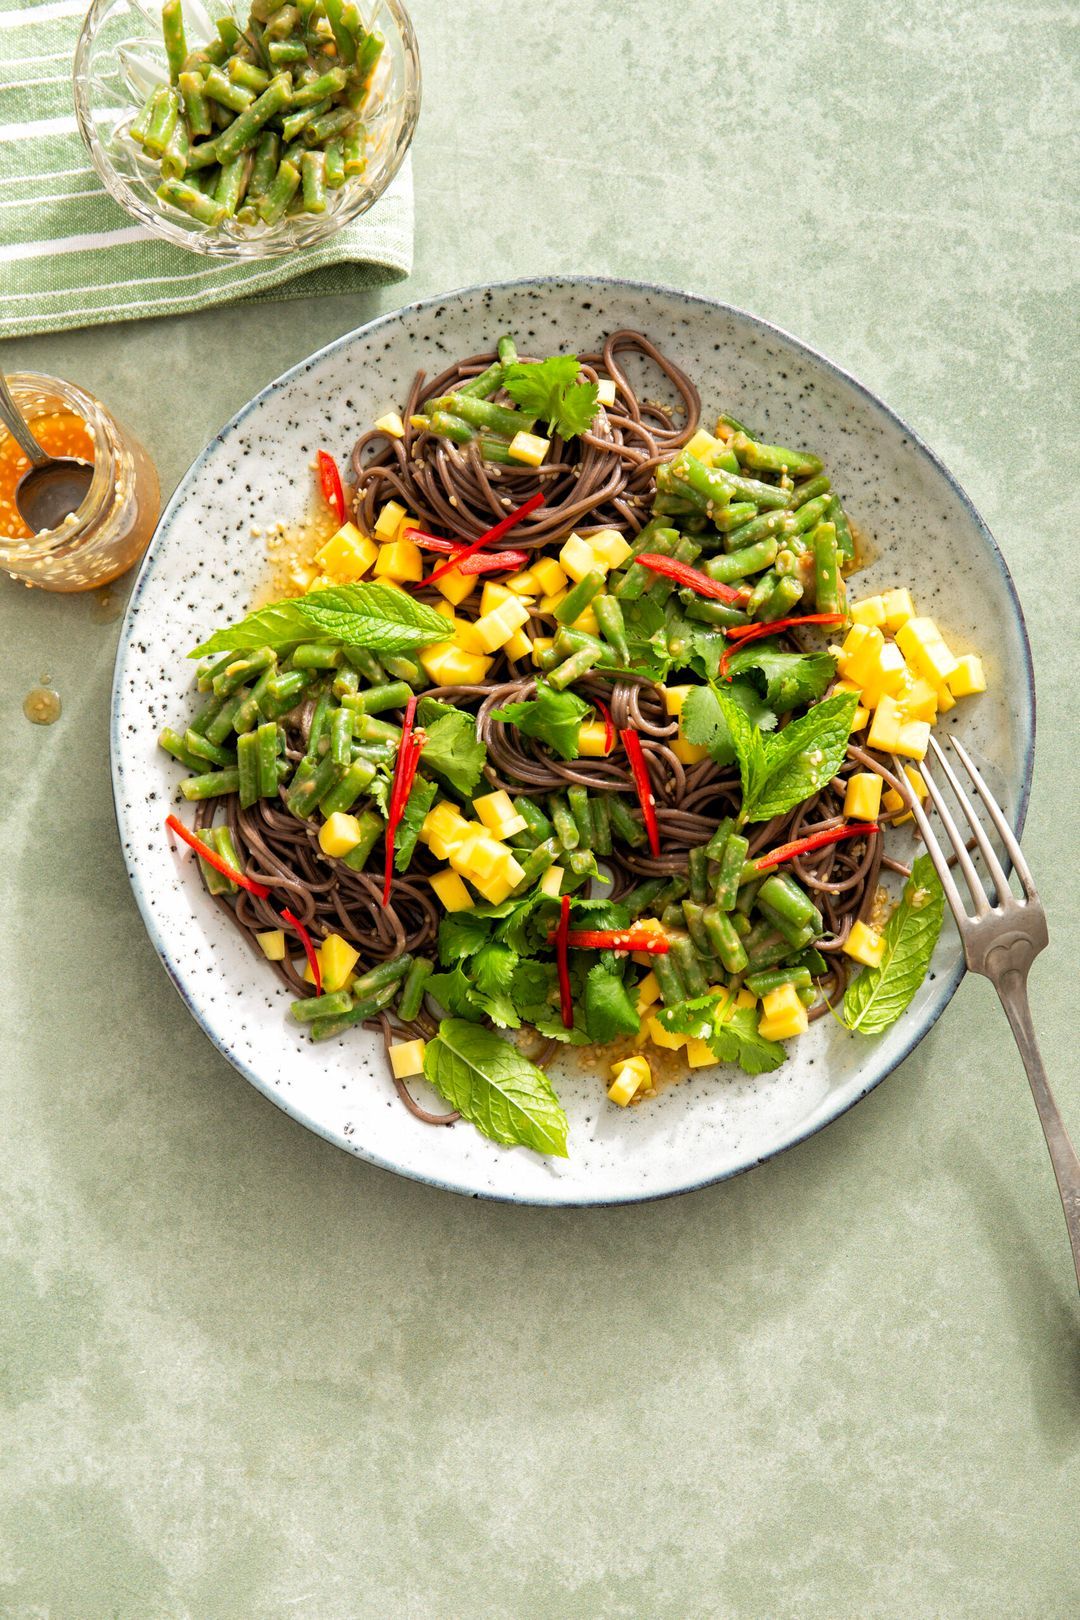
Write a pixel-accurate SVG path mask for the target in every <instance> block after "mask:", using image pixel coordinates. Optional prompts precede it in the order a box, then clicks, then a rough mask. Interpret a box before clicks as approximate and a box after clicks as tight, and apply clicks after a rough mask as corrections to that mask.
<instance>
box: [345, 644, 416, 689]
mask: <svg viewBox="0 0 1080 1620" xmlns="http://www.w3.org/2000/svg"><path fill="white" fill-rule="evenodd" d="M342 650H343V651H344V653H345V658H346V662H348V663H350V664H351V665H352V667H353V669H355V670H356V672H357V674H358V675H360V676H361V677H362V678H363V679H364V680H365V681H368V682H370V684H371V685H372V686H382V685H384V684H385V681H386V671H385V670H384V669H383V667H382V665H381V664H380V662H379V660H378V659H377V658H376V657H375V654H374V653H370V652H368V650H367V648H366V647H345V648H343V649H342ZM402 679H404V677H402Z"/></svg>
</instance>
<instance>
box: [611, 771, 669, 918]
mask: <svg viewBox="0 0 1080 1620" xmlns="http://www.w3.org/2000/svg"><path fill="white" fill-rule="evenodd" d="M617 802H618V801H617V800H615V799H613V800H612V803H613V804H615V803H617ZM666 887H667V879H666V878H646V879H645V882H644V883H639V884H638V885H637V887H636V888H635V889H631V890H630V893H629V894H628V895H627V896H626V897H625V899H624V900H623V905H624V906H625V907H626V909H627V911H628V913H629V915H630V921H631V922H637V920H638V918H639V917H644V915H645V913H646V912H647V911H648V910H649V909H650V907H651V906H652V905H653V904H654V902H655V900H656V897H657V895H658V894H660V892H661V891H662V890H663V889H665V888H666Z"/></svg>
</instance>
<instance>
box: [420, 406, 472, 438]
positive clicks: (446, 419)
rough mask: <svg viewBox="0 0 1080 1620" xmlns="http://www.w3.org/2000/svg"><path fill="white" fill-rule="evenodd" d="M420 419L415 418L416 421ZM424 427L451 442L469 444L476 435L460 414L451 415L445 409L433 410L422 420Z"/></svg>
mask: <svg viewBox="0 0 1080 1620" xmlns="http://www.w3.org/2000/svg"><path fill="white" fill-rule="evenodd" d="M421 420H422V419H421V418H419V417H418V418H417V423H419V422H420V421H421ZM424 429H425V430H426V431H427V432H428V433H434V434H435V435H436V437H437V438H440V439H449V440H450V442H451V444H471V443H472V441H473V439H475V437H476V435H475V433H474V432H473V430H472V428H471V427H470V426H469V424H468V422H463V421H462V419H461V417H460V416H451V415H450V414H449V413H448V412H447V411H434V412H432V414H431V416H429V417H428V418H427V419H426V420H424Z"/></svg>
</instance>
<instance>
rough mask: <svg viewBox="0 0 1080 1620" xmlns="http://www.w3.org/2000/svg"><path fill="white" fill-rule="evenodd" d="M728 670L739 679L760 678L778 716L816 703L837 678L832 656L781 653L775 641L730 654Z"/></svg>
mask: <svg viewBox="0 0 1080 1620" xmlns="http://www.w3.org/2000/svg"><path fill="white" fill-rule="evenodd" d="M727 667H728V669H729V670H730V671H731V673H732V675H733V676H735V677H738V676H740V675H746V676H748V677H751V678H752V677H755V676H756V677H759V678H760V684H761V686H762V689H763V691H764V695H765V701H766V703H767V704H768V705H769V707H770V708H771V709H774V710H775V711H776V713H777V714H787V713H789V711H790V710H792V709H798V708H802V707H804V706H805V705H806V704H807V703H815V702H816V701H817V699H818V698H820V697H823V696H824V694H825V693H826V691H827V690H828V688H829V685H830V683H831V682H832V680H833V679H834V678H835V675H836V660H835V659H834V658H833V656H832V654H831V653H827V652H820V653H793V652H784V651H783V649H782V648H781V647H779V646H777V644H776V642H775V641H758V642H755V643H754V644H753V645H752V646H750V647H743V648H742V649H741V650H740V651H738V652H734V653H732V654H731V657H730V658H729V659H728V665H727Z"/></svg>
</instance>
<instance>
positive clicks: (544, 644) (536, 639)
mask: <svg viewBox="0 0 1080 1620" xmlns="http://www.w3.org/2000/svg"><path fill="white" fill-rule="evenodd" d="M521 633H522V635H524V634H525V632H524V630H523V631H522V632H521ZM554 645H555V638H554V636H533V641H532V661H533V663H534V664H535V665H536V667H537V669H539V668H540V660H541V659H542V658H543V656H544V654H545V653H547V652H550V651H551V649H552V647H553V646H554Z"/></svg>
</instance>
